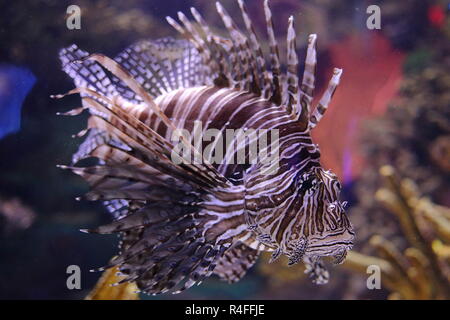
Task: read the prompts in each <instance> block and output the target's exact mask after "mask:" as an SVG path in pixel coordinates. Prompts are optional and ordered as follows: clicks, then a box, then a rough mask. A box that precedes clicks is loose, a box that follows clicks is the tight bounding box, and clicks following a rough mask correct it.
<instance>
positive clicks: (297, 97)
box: [54, 0, 354, 294]
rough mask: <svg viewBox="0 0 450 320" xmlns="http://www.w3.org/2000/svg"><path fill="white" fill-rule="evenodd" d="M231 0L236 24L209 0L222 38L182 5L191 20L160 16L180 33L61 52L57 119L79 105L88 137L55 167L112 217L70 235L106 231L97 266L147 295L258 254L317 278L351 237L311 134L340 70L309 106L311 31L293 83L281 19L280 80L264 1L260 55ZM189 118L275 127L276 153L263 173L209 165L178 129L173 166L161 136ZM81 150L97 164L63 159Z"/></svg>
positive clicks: (235, 273) (258, 167)
mask: <svg viewBox="0 0 450 320" xmlns="http://www.w3.org/2000/svg"><path fill="white" fill-rule="evenodd" d="M238 5H239V7H240V11H241V14H242V18H243V21H244V24H245V29H246V31H245V32H244V31H242V30H240V29H239V28H238V27H237V25H236V24H235V22H234V21H233V19H232V18H231V17H230V15H229V14H228V13H227V12H226V10H225V9H224V8H223V7H222V5H221V4H220V3H217V11H218V13H219V15H220V17H221V19H222V20H223V23H224V25H225V27H226V29H227V32H228V33H229V37H228V38H227V37H221V36H218V35H215V34H214V33H212V32H211V30H210V28H209V26H208V25H207V24H206V23H205V20H204V19H203V17H202V16H201V15H200V13H199V12H198V11H197V10H196V9H195V8H192V9H191V12H192V15H193V18H194V19H195V22H193V21H192V20H189V19H188V18H187V17H186V16H185V15H184V14H183V13H181V12H179V13H178V18H179V21H180V22H177V21H176V20H174V19H172V18H170V17H167V21H168V22H169V24H170V25H172V26H173V27H174V28H175V29H176V30H177V31H178V32H179V33H181V34H182V35H183V36H184V39H182V40H176V39H173V38H162V39H158V40H155V41H148V40H146V41H140V42H138V43H136V44H134V45H132V46H130V47H128V48H127V49H125V50H124V51H123V52H122V53H120V54H119V55H118V56H117V57H116V58H114V59H111V58H108V57H106V56H104V55H102V54H90V55H89V54H88V53H87V52H85V51H82V50H80V49H78V48H77V46H75V45H72V46H70V47H68V48H65V49H62V50H61V51H60V59H61V61H62V65H63V70H64V71H65V72H66V73H67V74H68V75H69V76H70V77H72V78H73V80H74V82H75V86H76V88H75V89H73V90H71V91H69V92H68V93H67V94H74V93H79V94H80V96H81V98H82V107H80V108H76V109H74V110H72V111H69V112H66V113H64V114H66V115H77V114H80V113H81V112H82V111H83V110H85V109H88V110H89V113H90V116H89V119H88V126H87V129H85V130H83V131H82V132H81V133H79V134H78V136H83V135H85V134H87V138H86V139H85V140H84V142H83V143H82V144H81V145H80V147H79V149H78V151H77V152H76V153H75V154H74V155H73V159H72V166H61V167H62V168H66V169H70V170H72V171H73V172H74V173H75V174H78V175H80V176H81V177H83V178H84V179H85V180H86V181H87V182H88V183H89V185H90V189H91V190H90V191H89V192H88V193H87V194H86V195H85V196H84V198H85V199H87V200H101V201H103V202H104V204H105V205H106V207H107V208H108V210H109V211H110V212H111V213H112V214H113V216H114V217H115V219H114V221H113V222H111V223H110V224H108V225H104V226H100V227H98V228H95V229H90V230H82V231H85V232H90V233H100V234H110V233H117V234H119V236H120V239H121V240H120V244H119V253H118V254H117V256H115V257H114V258H113V259H112V260H111V261H110V262H109V263H108V264H107V265H106V266H105V268H109V267H113V266H118V268H119V270H120V272H121V274H123V275H124V276H125V278H124V279H123V280H122V281H121V282H128V281H132V282H135V283H136V284H137V286H138V288H139V290H140V291H141V292H144V293H147V294H159V293H164V292H168V291H171V292H173V293H178V292H180V291H182V290H184V289H187V288H189V287H191V286H192V285H194V284H196V283H197V284H200V282H201V281H202V280H204V279H205V278H207V277H209V276H210V275H211V274H216V275H218V276H219V277H220V278H221V279H222V280H226V281H228V282H229V283H232V282H236V281H238V280H240V279H241V278H242V277H243V276H244V274H245V273H246V272H247V270H248V269H249V268H251V267H252V266H253V265H254V264H255V262H256V260H257V258H258V256H259V254H260V252H261V251H270V252H272V256H271V259H270V260H271V261H274V260H275V259H277V258H279V257H280V256H281V255H286V256H287V257H288V264H289V265H292V264H295V263H297V262H299V261H301V260H302V261H303V262H304V263H305V266H306V271H305V272H306V273H307V274H309V276H310V278H312V281H313V282H314V283H317V284H321V283H326V282H327V280H328V277H329V274H328V271H327V270H326V268H325V267H324V263H323V262H322V260H321V258H322V257H325V256H333V257H334V259H335V261H334V262H335V263H342V262H343V260H344V259H345V257H346V254H347V251H348V250H349V249H351V247H352V244H353V238H354V233H353V230H352V226H351V223H350V222H349V220H348V218H347V216H346V214H345V205H346V203H345V202H341V201H339V193H340V190H341V185H340V183H339V181H338V178H337V177H336V175H334V174H333V173H332V172H330V171H326V170H324V169H323V168H322V167H321V164H320V161H319V160H320V151H319V148H318V146H317V145H316V144H314V143H313V142H312V140H311V135H310V134H311V130H312V129H314V128H315V127H316V125H317V124H318V122H319V121H320V119H321V118H322V116H323V115H324V113H325V111H326V110H327V107H328V105H329V103H330V100H331V97H332V95H333V93H334V91H335V89H336V87H337V85H338V83H339V79H340V76H341V74H342V70H341V69H334V71H333V75H332V77H331V80H330V81H329V84H328V87H327V89H326V90H325V92H324V94H323V96H322V98H321V99H320V100H319V102H318V104H317V106H316V107H315V108H312V100H313V90H314V86H315V85H314V83H315V75H314V73H315V67H316V35H314V34H312V35H310V36H309V38H308V44H307V54H306V60H305V67H304V74H303V79H302V82H301V84H300V83H299V79H298V76H297V70H298V57H297V54H296V33H295V29H294V19H293V17H292V16H291V17H290V18H289V20H288V30H287V62H286V69H287V71H286V74H282V71H281V68H282V66H281V63H280V57H279V56H280V54H279V48H278V44H277V41H276V39H275V34H274V28H273V22H272V13H271V10H270V8H269V4H268V1H267V0H265V1H264V13H265V18H266V23H267V33H268V42H269V47H270V63H268V62H266V59H265V57H264V53H263V50H262V47H261V45H260V42H259V40H258V38H257V35H256V33H255V29H254V27H253V26H252V22H251V19H250V18H249V15H248V12H247V9H246V7H245V5H244V3H243V1H242V0H238ZM67 94H65V95H67ZM65 95H57V96H54V97H56V98H62V97H63V96H65ZM198 121H200V122H201V124H202V125H203V129H202V130H203V131H202V132H201V134H204V133H205V132H206V130H208V129H211V128H212V129H216V130H217V131H218V132H220V133H223V132H225V130H227V129H237V128H247V129H263V130H278V133H279V135H278V137H276V140H277V141H276V142H277V143H276V145H277V146H276V147H273V145H274V144H273V142H274V141H270V143H269V144H268V145H267V149H273V150H272V151H274V149H277V150H278V152H279V158H278V161H279V162H278V168H277V170H275V171H274V172H270V173H269V174H267V172H266V173H265V172H264V169H265V167H267V163H266V162H264V161H258V162H256V163H255V162H252V163H244V164H242V163H239V164H235V163H232V162H231V161H230V162H226V161H223V162H222V163H211V162H210V161H209V160H208V159H210V157H209V158H208V156H205V154H201V152H200V151H199V146H198V145H197V146H194V145H193V137H189V136H184V135H183V136H181V137H180V140H179V141H178V144H177V145H179V144H180V143H181V144H182V145H183V147H184V148H188V149H189V150H191V151H192V152H193V153H194V154H195V155H196V156H199V157H200V158H201V161H193V162H192V161H174V158H173V154H174V153H173V150H174V149H175V148H176V146H177V145H175V144H174V143H173V139H172V136H173V134H174V133H175V132H176V131H177V130H178V129H185V130H188V131H189V132H192V131H193V130H194V123H195V122H198ZM236 139H237V138H235V139H234V140H233V141H231V142H230V141H229V142H228V144H227V145H226V146H225V147H226V149H225V154H224V158H226V159H230V158H233V156H234V155H235V154H236V153H237V152H238V151H242V150H243V148H244V149H245V148H246V146H248V144H249V143H250V141H249V140H250V139H246V140H244V143H242V141H241V143H240V144H239V143H238V142H237V141H236ZM202 143H203V144H204V142H202ZM233 145H238V146H237V148H233V147H231V146H233ZM245 150H246V149H245ZM180 157H181V156H180ZM245 157H246V159H248V158H249V151H248V150H246V151H245ZM86 158H96V159H97V163H96V165H94V166H75V164H76V163H78V162H79V161H80V160H82V159H86Z"/></svg>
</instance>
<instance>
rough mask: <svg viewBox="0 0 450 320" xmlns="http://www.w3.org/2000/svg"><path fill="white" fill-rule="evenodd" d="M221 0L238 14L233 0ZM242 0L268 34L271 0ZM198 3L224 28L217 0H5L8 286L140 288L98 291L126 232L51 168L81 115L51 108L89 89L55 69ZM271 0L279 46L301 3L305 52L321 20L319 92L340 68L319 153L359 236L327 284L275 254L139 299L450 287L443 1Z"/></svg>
mask: <svg viewBox="0 0 450 320" xmlns="http://www.w3.org/2000/svg"><path fill="white" fill-rule="evenodd" d="M221 2H222V4H223V5H224V6H225V8H226V9H227V10H228V11H229V12H230V13H231V14H232V16H235V15H236V16H237V15H238V10H239V7H238V5H237V3H236V1H234V0H223V1H221ZM246 4H247V6H248V8H249V14H250V16H251V17H252V19H253V21H254V24H255V26H256V29H257V32H258V33H260V34H264V32H265V31H264V23H265V21H264V18H263V14H262V10H263V9H262V0H247V1H246ZM70 5H77V6H78V7H79V8H80V9H81V15H80V22H81V24H80V29H72V30H71V29H69V28H68V27H67V24H66V21H67V19H68V17H69V14H67V8H68V7H69V6H70ZM370 5H378V6H379V7H380V9H381V29H379V30H370V29H368V28H367V25H366V22H367V19H368V17H369V16H370V14H368V13H367V12H366V9H367V8H368V6H370ZM191 6H194V7H196V8H197V9H198V10H199V11H200V12H201V13H202V14H203V15H204V17H205V18H206V20H207V21H208V22H209V23H210V24H211V25H212V26H213V27H214V28H217V29H218V30H221V29H223V25H222V24H221V23H219V22H218V20H219V19H218V16H217V12H216V10H215V8H214V6H215V4H214V1H210V0H167V1H161V0H130V1H126V2H124V1H118V0H99V1H88V0H78V1H75V0H71V1H57V0H37V1H24V0H21V1H10V2H3V3H2V4H0V274H1V275H2V280H1V281H0V299H84V298H86V297H87V296H88V295H89V294H90V295H89V297H90V298H99V297H100V298H110V299H112V298H138V296H137V295H133V294H130V295H124V294H121V293H117V292H106V291H107V289H105V288H103V287H102V282H101V281H100V282H99V283H98V285H97V287H96V290H94V292H92V290H93V288H94V287H95V285H96V283H97V282H98V280H99V278H100V276H101V273H100V272H95V273H92V272H89V270H90V269H92V268H96V267H100V266H102V265H105V264H106V263H107V262H108V261H109V259H110V258H111V257H112V256H113V255H114V254H115V251H116V246H117V242H118V239H117V237H115V236H104V235H103V236H98V235H86V234H83V233H81V232H79V229H81V228H89V227H93V226H97V225H100V224H105V223H107V222H108V221H110V220H111V216H110V215H109V214H108V213H107V211H106V209H105V208H104V207H103V206H102V205H101V204H100V203H94V202H88V201H76V200H75V198H76V197H77V196H79V195H81V194H83V193H85V192H86V191H87V184H86V183H85V182H84V181H82V179H81V178H80V177H78V176H76V175H74V174H71V173H69V172H65V171H62V170H60V169H58V168H56V165H57V164H66V163H68V162H69V161H70V159H71V155H72V154H73V153H74V152H75V151H76V147H77V145H78V143H79V141H78V140H77V139H76V138H75V139H72V138H71V135H73V134H75V133H77V132H78V131H80V130H81V129H82V128H83V127H84V126H85V122H86V116H80V117H73V118H67V117H58V116H57V115H56V113H57V112H61V111H65V110H68V109H70V108H71V107H76V106H78V105H79V104H80V99H79V97H76V96H71V97H67V98H65V99H64V100H52V99H50V97H49V96H50V95H51V94H56V93H62V92H66V91H68V90H70V89H72V88H73V84H72V81H71V80H70V79H69V77H67V76H66V74H65V73H64V72H63V71H61V65H60V62H59V60H58V51H59V50H60V49H61V48H63V47H66V46H68V45H70V44H72V43H76V44H77V45H78V46H79V47H80V48H83V49H84V50H86V51H88V52H101V53H103V54H106V55H108V56H114V55H115V54H117V53H118V52H120V51H121V50H122V49H124V48H125V47H127V46H128V45H130V44H132V43H133V42H135V41H138V40H141V39H157V38H161V37H166V36H174V37H177V38H178V35H177V34H176V31H175V30H173V29H172V27H170V25H168V24H167V23H166V21H165V17H166V16H167V15H169V16H176V13H177V11H183V12H188V11H189V8H190V7H191ZM271 6H272V10H273V12H274V16H273V19H274V22H275V31H276V34H277V35H278V36H280V39H279V42H280V43H281V44H282V43H284V41H285V30H286V26H287V20H288V17H289V16H290V15H291V14H294V17H295V18H296V21H297V23H296V29H297V35H298V41H297V49H298V53H299V55H300V56H299V58H300V61H303V59H304V54H305V52H306V50H305V48H306V39H307V35H308V34H310V33H317V35H318V70H317V73H318V79H317V86H316V88H317V89H316V90H317V91H318V92H322V91H323V90H324V89H325V85H326V82H327V79H329V76H330V73H331V72H332V68H333V67H334V66H336V67H339V68H343V69H344V73H343V76H342V80H341V84H340V85H339V88H338V90H337V92H336V94H335V97H334V98H333V102H332V105H331V106H330V109H329V110H328V112H327V115H326V116H325V117H324V119H323V120H322V121H321V123H320V125H319V126H318V127H317V129H316V130H315V132H314V138H315V142H317V143H318V144H319V146H320V149H321V153H322V162H323V166H324V167H325V168H330V169H332V170H333V171H334V172H336V173H337V175H338V176H339V177H340V179H341V181H342V182H343V185H344V192H343V194H342V195H341V198H342V199H343V200H347V201H349V206H348V215H349V218H350V220H351V221H352V223H353V224H354V227H355V230H356V243H355V247H354V249H353V250H352V251H351V253H349V257H348V258H347V260H346V262H345V263H344V264H343V265H340V266H335V267H333V268H332V269H331V270H330V273H331V278H330V282H329V283H328V284H327V285H323V286H317V285H314V284H312V283H310V281H309V279H306V278H305V276H304V273H303V271H304V270H303V267H302V266H294V267H287V266H286V261H285V260H283V259H280V260H281V261H280V262H276V263H273V264H268V263H267V261H268V260H269V257H270V256H263V257H262V259H259V261H258V263H257V264H256V265H255V266H254V267H253V268H252V269H251V270H250V271H249V273H248V274H247V275H246V276H245V277H244V278H243V279H242V280H241V281H240V282H238V283H236V284H232V285H228V284H227V283H224V282H220V281H219V280H218V279H217V278H215V277H211V278H209V279H207V280H206V281H204V282H203V283H202V284H201V285H200V286H198V287H197V286H196V287H194V288H192V289H190V290H188V291H186V292H184V293H182V294H179V295H170V294H169V295H160V296H157V297H148V296H145V295H141V296H140V298H142V299H388V298H389V299H450V208H449V207H450V189H449V186H450V90H449V89H450V55H449V51H450V50H449V49H450V41H449V38H450V18H449V11H450V7H449V2H448V1H444V0H408V1H394V0H390V1H388V0H385V1H374V0H369V1H366V0H350V1H345V2H344V1H341V2H337V1H333V0H272V2H271ZM236 20H238V21H239V22H240V23H241V21H240V20H239V19H236ZM261 38H264V37H261ZM281 51H282V52H283V45H282V47H281ZM302 68H303V67H302ZM318 96H320V94H319V95H318ZM70 265H77V266H79V267H80V268H81V274H82V278H81V289H73V290H70V289H68V288H67V285H66V280H67V278H68V276H69V275H68V274H67V272H66V270H67V267H68V266H70ZM372 265H376V266H379V268H380V270H381V282H382V283H381V287H380V288H379V289H377V288H372V289H369V288H368V286H367V280H368V277H369V276H370V273H368V270H369V269H370V268H369V269H368V267H369V266H372ZM108 276H110V275H108V274H107V275H105V277H106V278H107V277H108ZM105 277H104V278H103V280H105ZM102 288H103V289H102ZM101 290H106V291H105V292H103V294H101V293H102V292H101Z"/></svg>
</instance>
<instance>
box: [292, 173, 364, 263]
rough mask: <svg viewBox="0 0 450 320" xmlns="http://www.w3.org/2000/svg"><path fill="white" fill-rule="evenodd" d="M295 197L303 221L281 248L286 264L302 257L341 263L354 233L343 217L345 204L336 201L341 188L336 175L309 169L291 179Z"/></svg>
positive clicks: (351, 243) (350, 244)
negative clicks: (328, 257)
mask: <svg viewBox="0 0 450 320" xmlns="http://www.w3.org/2000/svg"><path fill="white" fill-rule="evenodd" d="M294 183H295V187H296V190H297V196H298V197H302V201H299V203H300V204H301V208H297V209H298V210H299V212H300V214H299V217H300V218H301V219H303V222H304V223H302V224H301V225H302V227H301V230H293V231H292V233H291V237H290V239H289V240H288V241H287V243H286V244H285V245H284V247H285V252H286V254H287V255H288V257H289V261H290V262H289V264H294V263H296V262H298V260H300V259H301V258H303V257H314V258H319V257H324V256H333V257H334V258H335V263H337V264H339V263H342V262H343V261H344V259H345V257H346V254H347V251H348V250H350V249H351V248H352V246H353V240H354V235H355V234H354V232H353V228H352V225H351V223H350V221H349V219H348V217H347V215H346V213H345V206H346V205H347V202H346V201H344V202H341V201H340V200H339V194H340V191H341V184H340V182H339V181H338V179H337V177H336V175H335V174H334V173H332V172H331V171H325V170H324V169H322V168H320V167H319V168H317V167H316V168H313V169H312V170H310V171H309V172H307V173H303V174H301V175H298V176H297V177H296V178H295V181H294Z"/></svg>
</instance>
